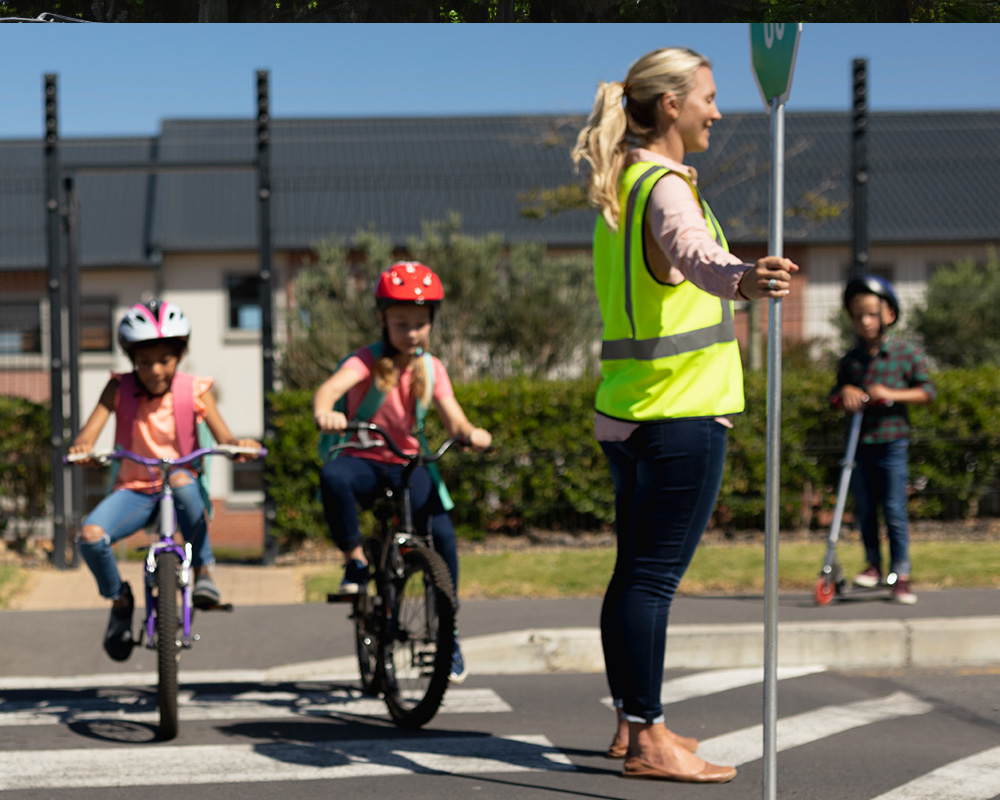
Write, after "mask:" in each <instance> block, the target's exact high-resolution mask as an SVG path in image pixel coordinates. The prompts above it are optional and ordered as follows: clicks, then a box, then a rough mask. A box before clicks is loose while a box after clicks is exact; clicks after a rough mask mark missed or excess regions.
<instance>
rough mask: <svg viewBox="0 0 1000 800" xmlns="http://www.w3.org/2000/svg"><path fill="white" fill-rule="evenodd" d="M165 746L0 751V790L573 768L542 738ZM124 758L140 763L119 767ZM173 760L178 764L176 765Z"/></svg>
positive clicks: (436, 738)
mask: <svg viewBox="0 0 1000 800" xmlns="http://www.w3.org/2000/svg"><path fill="white" fill-rule="evenodd" d="M169 749H170V758H159V759H151V758H149V757H148V755H149V748H148V747H125V748H115V749H113V750H108V749H106V748H104V749H87V750H55V751H51V750H50V751H22V752H13V753H0V791H3V790H11V789H41V788H44V789H56V788H62V787H74V788H85V787H86V788H98V787H112V786H169V785H177V784H185V785H194V784H204V783H260V782H269V781H312V780H332V779H339V778H359V777H376V776H384V775H403V774H406V773H421V772H447V773H453V774H463V775H474V774H478V773H484V772H538V771H549V770H573V769H575V767H574V766H573V764H572V763H571V762H570V760H569V759H568V758H566V756H565V755H563V754H562V753H561V752H560V751H559V750H557V749H556V748H555V747H554V746H553V744H552V742H550V741H549V740H548V739H547V738H545V737H544V736H504V737H489V738H487V737H482V736H464V737H454V738H452V737H447V738H446V737H426V738H420V739H414V738H413V737H410V738H406V739H391V740H365V741H358V740H351V741H343V742H339V741H338V742H268V743H264V744H231V745H186V746H184V745H182V746H177V747H170V748H169ZM129 763H131V764H137V765H141V767H139V768H137V769H135V770H132V771H129V770H125V769H122V765H123V764H129ZM178 764H183V765H184V768H183V769H178V768H177V765H178Z"/></svg>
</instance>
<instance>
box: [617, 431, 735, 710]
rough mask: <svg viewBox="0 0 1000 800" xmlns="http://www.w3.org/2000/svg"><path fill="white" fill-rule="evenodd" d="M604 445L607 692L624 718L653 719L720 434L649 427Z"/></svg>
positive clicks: (722, 454)
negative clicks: (610, 512) (609, 551)
mask: <svg viewBox="0 0 1000 800" xmlns="http://www.w3.org/2000/svg"><path fill="white" fill-rule="evenodd" d="M601 448H602V449H603V450H604V453H605V455H606V456H607V458H608V463H609V465H610V467H611V477H612V479H613V481H614V484H615V527H616V530H617V536H618V556H617V559H616V561H615V569H614V574H613V575H612V577H611V583H610V584H609V585H608V590H607V593H606V594H605V596H604V604H603V606H602V608H601V643H602V645H603V648H604V664H605V669H606V671H607V676H608V686H609V688H610V689H611V696H612V698H613V699H614V700H615V702H616V703H620V705H621V707H622V710H623V712H624V714H625V718H626V719H628V720H629V721H631V722H644V723H658V722H662V721H663V706H662V704H661V702H660V687H661V686H662V684H663V654H664V650H665V647H666V642H667V618H668V616H669V614H670V605H671V603H672V601H673V598H674V593H675V592H676V591H677V586H678V584H679V583H680V581H681V578H682V577H683V575H684V572H685V570H686V569H687V567H688V564H690V563H691V558H692V557H693V556H694V551H695V548H697V546H698V542H699V541H700V540H701V535H702V533H703V532H704V530H705V527H706V526H707V525H708V522H709V520H710V519H711V516H712V509H713V508H714V507H715V501H716V499H717V498H718V495H719V489H720V488H721V486H722V471H723V468H724V466H725V459H726V428H725V427H724V426H722V425H720V424H719V423H718V422H716V421H715V420H712V419H682V420H664V421H660V422H647V423H643V424H641V425H640V426H639V427H638V429H637V430H636V431H635V432H634V433H633V434H632V435H631V436H630V437H629V438H628V440H626V441H624V442H601Z"/></svg>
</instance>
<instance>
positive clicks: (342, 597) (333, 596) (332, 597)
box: [326, 592, 358, 603]
mask: <svg viewBox="0 0 1000 800" xmlns="http://www.w3.org/2000/svg"><path fill="white" fill-rule="evenodd" d="M357 599H358V596H357V595H356V594H337V593H336V592H329V593H328V594H327V596H326V602H328V603H353V602H354V601H355V600H357Z"/></svg>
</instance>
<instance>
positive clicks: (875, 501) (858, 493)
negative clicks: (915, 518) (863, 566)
mask: <svg viewBox="0 0 1000 800" xmlns="http://www.w3.org/2000/svg"><path fill="white" fill-rule="evenodd" d="M909 449H910V441H909V439H897V440H896V441H894V442H888V443H886V444H859V445H858V452H857V455H856V456H855V466H854V473H853V475H852V476H851V488H852V490H853V492H854V507H855V511H856V512H857V515H858V524H859V526H860V528H861V539H862V541H863V542H864V545H865V558H866V559H867V560H868V563H869V564H873V565H874V566H876V567H878V568H879V570H880V571H881V569H882V555H881V552H880V550H881V548H880V547H879V536H878V509H879V506H881V508H882V515H883V517H884V518H885V527H886V532H887V538H888V539H889V571H890V572H895V573H896V574H897V575H904V576H908V575H909V574H910V519H909V516H908V515H907V512H906V485H907V483H908V482H909V479H910V464H909Z"/></svg>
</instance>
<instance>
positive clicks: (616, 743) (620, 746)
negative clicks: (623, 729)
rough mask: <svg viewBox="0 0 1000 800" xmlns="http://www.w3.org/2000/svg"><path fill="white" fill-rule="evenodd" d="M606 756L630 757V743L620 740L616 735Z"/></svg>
mask: <svg viewBox="0 0 1000 800" xmlns="http://www.w3.org/2000/svg"><path fill="white" fill-rule="evenodd" d="M604 755H605V756H607V757H608V758H625V756H627V755H628V742H626V741H624V740H622V739H620V738H619V737H618V734H617V733H616V734H615V738H614V739H612V740H611V744H610V745H609V746H608V749H607V752H605V753H604Z"/></svg>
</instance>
